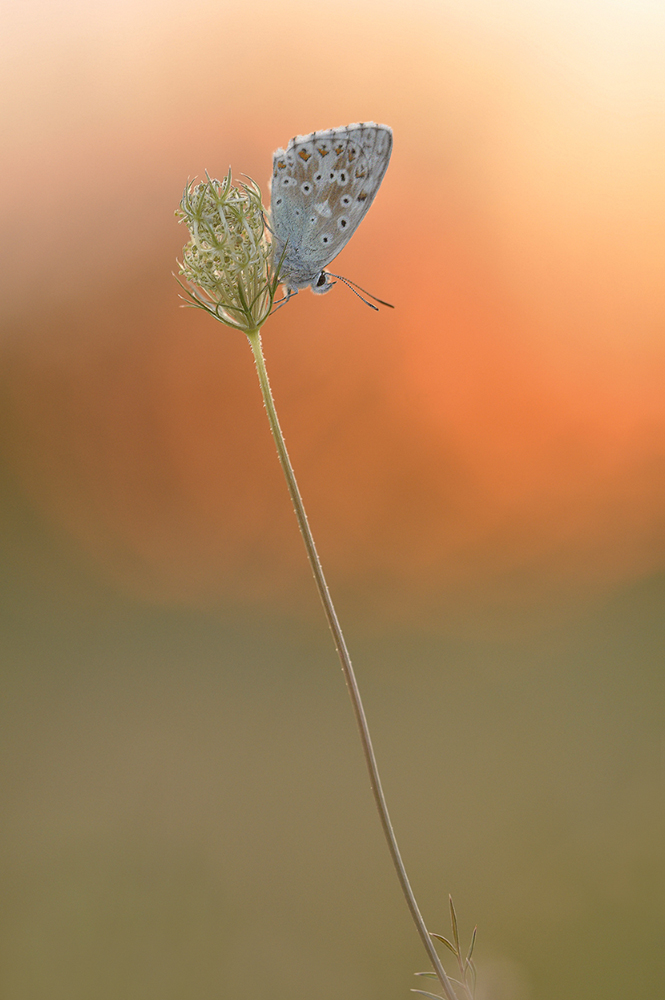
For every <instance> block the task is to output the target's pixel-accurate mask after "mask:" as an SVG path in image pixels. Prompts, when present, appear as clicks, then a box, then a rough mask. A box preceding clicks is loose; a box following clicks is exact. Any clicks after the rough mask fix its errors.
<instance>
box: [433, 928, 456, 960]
mask: <svg viewBox="0 0 665 1000" xmlns="http://www.w3.org/2000/svg"><path fill="white" fill-rule="evenodd" d="M429 936H430V937H433V938H436V940H437V941H440V942H441V944H445V946H446V948H450V950H451V951H452V953H453V955H454V956H455V958H459V953H458V952H457V950H456V948H455V945H454V944H451V943H450V941H449V940H448V938H445V937H444V936H443V934H433V933H432V932H431V931H430V935H429Z"/></svg>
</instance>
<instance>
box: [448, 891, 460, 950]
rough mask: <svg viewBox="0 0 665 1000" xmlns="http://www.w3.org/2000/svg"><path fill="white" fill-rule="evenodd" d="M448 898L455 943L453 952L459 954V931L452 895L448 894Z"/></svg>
mask: <svg viewBox="0 0 665 1000" xmlns="http://www.w3.org/2000/svg"><path fill="white" fill-rule="evenodd" d="M448 899H449V901H450V923H451V925H452V928H453V938H454V941H455V945H456V947H455V954H456V955H459V954H460V946H459V933H458V931H457V914H456V913H455V904H454V903H453V897H452V896H448Z"/></svg>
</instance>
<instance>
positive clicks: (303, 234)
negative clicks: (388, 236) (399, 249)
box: [270, 123, 392, 288]
mask: <svg viewBox="0 0 665 1000" xmlns="http://www.w3.org/2000/svg"><path fill="white" fill-rule="evenodd" d="M391 150H392V130H391V129H389V128H388V127H387V126H386V125H375V124H374V123H366V124H361V125H347V126H345V127H344V128H336V129H329V130H328V131H325V132H312V133H311V134H310V135H306V136H297V137H296V138H294V139H292V140H291V141H290V142H289V144H288V146H287V147H286V149H278V150H277V151H276V152H275V154H274V156H273V174H272V179H271V208H270V211H271V229H272V233H273V240H274V244H275V250H274V253H275V258H276V259H279V258H280V257H281V255H282V253H284V259H283V263H282V270H281V276H282V280H283V282H284V284H287V285H289V286H291V287H294V288H304V287H306V286H307V285H309V284H311V283H312V282H313V281H314V280H315V279H316V278H317V276H318V275H319V274H320V273H321V271H322V270H323V268H324V267H327V265H328V264H329V263H330V262H331V261H332V260H333V259H334V258H335V257H336V256H337V254H338V253H339V252H340V250H341V249H342V248H343V247H344V246H345V245H346V244H347V243H348V241H349V240H350V238H351V236H352V235H353V234H354V232H355V231H356V229H357V228H358V226H359V225H360V223H361V222H362V220H363V218H364V217H365V215H366V214H367V211H368V209H369V206H370V205H371V204H372V201H373V199H374V196H375V195H376V192H377V191H378V189H379V186H380V184H381V181H382V180H383V176H384V174H385V172H386V169H387V167H388V162H389V160H390V153H391ZM285 248H286V249H285Z"/></svg>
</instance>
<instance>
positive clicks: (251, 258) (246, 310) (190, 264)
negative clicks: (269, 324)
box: [176, 168, 279, 333]
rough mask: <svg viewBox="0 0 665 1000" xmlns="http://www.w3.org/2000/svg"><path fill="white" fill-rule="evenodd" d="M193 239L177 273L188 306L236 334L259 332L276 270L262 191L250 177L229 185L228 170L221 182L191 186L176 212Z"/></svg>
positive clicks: (272, 293)
mask: <svg viewBox="0 0 665 1000" xmlns="http://www.w3.org/2000/svg"><path fill="white" fill-rule="evenodd" d="M176 217H177V218H178V221H179V222H185V223H186V224H187V228H188V229H189V232H190V236H191V239H190V241H189V243H188V244H187V245H186V246H185V248H184V250H183V259H182V263H180V262H179V267H180V274H181V275H182V276H183V277H184V278H185V280H186V282H187V285H188V287H185V285H183V284H182V282H181V283H180V284H181V287H182V288H183V289H184V290H185V292H186V293H187V295H188V298H189V302H188V305H192V306H196V307H197V308H199V309H204V310H205V311H206V312H208V313H210V315H211V316H214V317H215V319H217V320H219V321H220V322H221V323H225V324H226V325H227V326H231V327H233V328H234V329H236V330H242V331H243V332H245V333H247V332H249V331H253V330H258V329H260V328H261V326H262V325H263V323H264V322H265V321H266V319H267V318H268V316H269V315H270V311H271V309H272V304H273V300H274V298H275V292H276V290H277V285H278V278H279V267H275V268H272V266H271V265H272V248H271V244H270V240H269V239H268V236H267V233H266V225H265V218H264V208H263V205H262V203H261V190H260V188H259V186H258V184H256V183H255V182H254V181H253V180H252V179H251V178H248V183H247V184H243V183H237V182H236V183H235V184H234V183H233V180H232V176H231V169H230V168H229V172H228V174H227V175H226V177H225V178H224V179H223V180H221V181H219V180H216V179H214V178H210V177H209V176H208V175H207V174H206V179H205V181H202V182H201V183H199V184H195V183H194V182H193V181H192V182H190V183H189V184H188V185H187V187H186V188H185V191H184V193H183V196H182V201H181V202H180V208H179V209H178V210H177V211H176Z"/></svg>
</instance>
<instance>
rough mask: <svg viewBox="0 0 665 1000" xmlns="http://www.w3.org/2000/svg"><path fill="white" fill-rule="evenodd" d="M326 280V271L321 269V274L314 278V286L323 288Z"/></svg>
mask: <svg viewBox="0 0 665 1000" xmlns="http://www.w3.org/2000/svg"><path fill="white" fill-rule="evenodd" d="M326 281H327V277H326V272H325V271H321V274H320V275H319V276H318V278H317V279H316V287H317V288H323V286H324V285H325V283H326Z"/></svg>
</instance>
